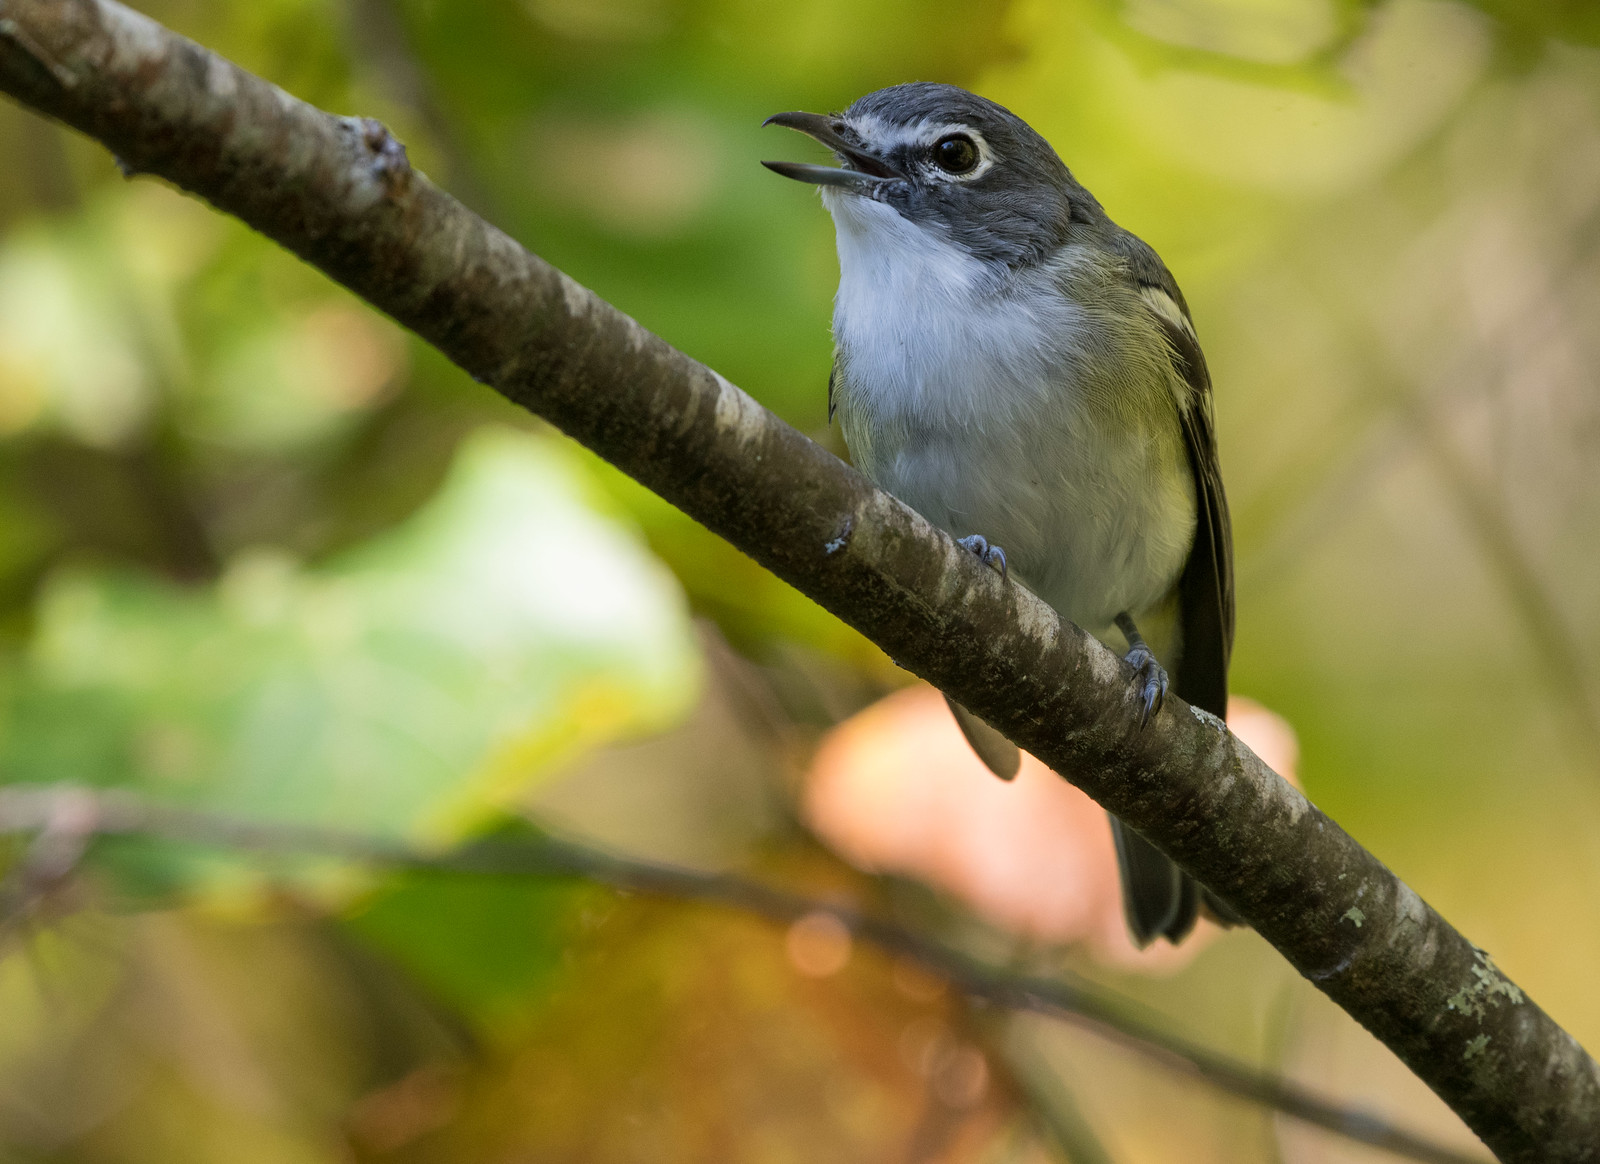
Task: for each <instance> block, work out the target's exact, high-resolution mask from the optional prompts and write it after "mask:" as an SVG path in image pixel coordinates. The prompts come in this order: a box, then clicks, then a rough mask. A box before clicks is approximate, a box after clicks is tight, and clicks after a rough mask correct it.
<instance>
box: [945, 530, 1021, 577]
mask: <svg viewBox="0 0 1600 1164" xmlns="http://www.w3.org/2000/svg"><path fill="white" fill-rule="evenodd" d="M956 545H958V546H960V547H961V548H962V549H963V550H968V551H970V552H971V553H974V554H977V555H978V560H979V561H980V562H982V563H983V564H984V565H985V566H988V567H989V568H991V569H994V570H999V571H1000V578H1001V580H1002V581H1009V580H1010V574H1009V573H1007V570H1006V552H1005V551H1004V550H1002V549H1001V548H1000V547H999V546H991V545H990V544H989V539H988V538H986V537H984V536H983V535H982V534H973V535H972V536H971V537H965V538H957V539H956Z"/></svg>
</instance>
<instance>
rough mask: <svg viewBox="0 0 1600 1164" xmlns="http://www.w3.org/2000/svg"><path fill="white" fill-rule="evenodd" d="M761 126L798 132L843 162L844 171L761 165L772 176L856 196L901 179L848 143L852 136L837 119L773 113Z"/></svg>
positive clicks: (797, 164) (788, 164) (880, 161)
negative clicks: (848, 192) (775, 126)
mask: <svg viewBox="0 0 1600 1164" xmlns="http://www.w3.org/2000/svg"><path fill="white" fill-rule="evenodd" d="M761 124H762V126H763V127H766V126H768V125H781V126H783V127H784V128H786V129H798V130H799V131H800V132H801V133H803V134H805V135H806V136H807V137H809V138H813V139H815V140H816V141H819V142H821V143H822V144H823V145H825V146H827V147H828V148H829V149H830V150H832V151H833V152H834V154H835V155H836V156H837V157H838V159H839V160H840V161H841V162H843V163H844V167H843V168H840V167H837V166H813V165H808V164H806V163H804V162H762V163H761V164H762V165H763V166H765V167H766V168H767V169H769V170H771V171H772V172H773V173H774V174H782V175H783V176H784V177H785V178H793V179H794V180H795V181H797V182H810V183H811V184H812V185H814V186H837V187H838V188H840V189H841V190H850V191H852V192H854V193H857V194H870V193H871V192H872V191H874V190H876V189H877V188H878V187H880V186H882V185H884V184H885V183H886V182H892V181H894V180H895V179H896V178H898V177H900V174H899V173H898V172H896V171H895V169H894V168H893V167H891V166H890V165H888V163H886V162H885V161H884V160H883V159H882V158H880V157H878V156H877V155H875V154H873V153H871V152H869V151H867V150H864V149H862V148H861V146H860V145H859V144H858V143H856V142H854V141H852V140H850V138H853V137H854V134H851V133H850V131H849V129H848V127H847V126H846V125H845V123H844V122H843V121H841V120H840V119H839V118H837V117H829V116H827V115H826V114H822V113H774V114H773V115H772V116H771V117H769V118H767V119H766V120H765V121H763V122H762V123H761ZM847 134H849V137H847V136H846V135H847Z"/></svg>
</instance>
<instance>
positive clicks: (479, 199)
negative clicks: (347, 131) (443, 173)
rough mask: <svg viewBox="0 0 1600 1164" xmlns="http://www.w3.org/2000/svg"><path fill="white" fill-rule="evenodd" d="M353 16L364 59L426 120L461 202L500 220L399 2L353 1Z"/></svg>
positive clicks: (351, 24) (382, 81)
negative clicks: (419, 49) (430, 73)
mask: <svg viewBox="0 0 1600 1164" xmlns="http://www.w3.org/2000/svg"><path fill="white" fill-rule="evenodd" d="M349 16H350V20H349V31H350V37H351V40H352V42H353V43H354V44H355V46H356V48H357V50H358V54H359V57H360V58H364V59H365V60H366V62H367V63H368V64H370V65H371V67H372V69H373V71H374V72H375V73H376V74H377V80H378V82H379V84H381V85H382V86H383V87H384V88H385V89H387V90H388V91H389V93H390V95H391V96H392V97H393V98H394V99H395V100H396V101H398V102H399V103H400V104H401V105H404V106H405V107H406V108H408V109H410V110H411V112H412V113H414V114H415V115H416V116H417V118H418V119H420V120H421V122H422V124H423V126H424V127H425V128H426V129H427V131H428V134H429V136H430V137H432V139H433V141H434V144H435V145H436V146H437V147H438V149H439V151H440V153H442V154H443V155H444V162H445V165H446V166H447V167H448V168H449V171H450V184H451V185H452V186H453V187H455V188H456V190H457V191H458V193H457V197H459V198H460V199H461V201H463V202H465V203H466V204H467V205H468V206H470V207H472V208H473V209H474V210H476V211H477V212H478V213H480V214H485V215H490V216H493V217H499V216H500V214H499V211H500V206H499V205H498V203H496V201H495V200H494V199H493V198H491V197H490V196H489V193H488V191H487V189H486V188H485V187H484V184H483V181H482V179H481V177H480V176H479V174H478V168H477V166H475V165H474V164H473V162H472V157H471V155H470V154H469V153H468V152H467V150H466V149H464V148H463V147H462V144H461V140H460V135H459V133H458V132H457V127H456V125H455V123H454V122H453V121H452V120H451V118H450V116H449V114H447V113H446V112H445V110H444V106H443V105H442V104H440V101H439V95H438V92H437V91H436V89H435V86H434V83H433V78H432V77H431V76H429V74H428V71H427V69H426V68H425V67H424V65H423V63H422V61H421V60H420V59H418V56H417V53H416V50H415V49H414V47H413V46H412V44H411V38H410V37H409V35H408V34H407V32H406V26H405V17H404V14H403V13H402V12H400V11H399V8H398V6H397V3H396V0H349Z"/></svg>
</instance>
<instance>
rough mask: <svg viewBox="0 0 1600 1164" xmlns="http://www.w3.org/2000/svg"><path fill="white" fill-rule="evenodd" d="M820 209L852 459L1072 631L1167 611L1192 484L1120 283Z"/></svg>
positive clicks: (1152, 328) (1187, 527)
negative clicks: (973, 544)
mask: <svg viewBox="0 0 1600 1164" xmlns="http://www.w3.org/2000/svg"><path fill="white" fill-rule="evenodd" d="M824 201H825V202H826V204H827V205H828V209H829V210H830V211H832V213H833V216H834V221H835V224H836V226H837V230H838V244H839V269H840V280H839V293H838V297H837V299H836V300H835V304H834V338H835V341H836V342H837V344H838V348H839V375H838V377H837V381H836V384H835V398H836V402H837V404H838V408H839V417H840V420H841V423H842V425H843V428H844V434H845V439H846V441H847V442H848V443H849V446H850V451H851V455H852V457H853V458H854V460H855V461H856V463H857V465H858V466H859V467H860V468H861V469H862V470H863V471H864V472H865V473H866V474H867V475H868V476H870V477H871V478H872V479H873V480H874V481H876V482H877V483H878V484H879V485H881V486H882V487H884V488H885V489H888V490H889V491H890V492H891V493H894V494H895V495H896V496H898V497H900V498H901V499H902V500H904V501H905V502H907V503H908V504H909V505H911V506H912V507H913V508H915V509H917V510H918V511H920V512H921V513H923V514H924V515H925V516H926V517H928V518H929V520H931V521H933V522H935V523H936V524H938V525H940V526H943V527H944V528H945V529H947V530H949V531H950V532H951V533H954V534H956V535H957V536H964V535H966V534H972V533H979V534H982V535H983V536H984V537H986V538H988V539H989V540H990V541H991V542H993V543H995V544H997V545H1000V546H1001V547H1003V548H1004V549H1005V551H1006V554H1007V556H1008V558H1009V560H1010V562H1011V565H1012V569H1013V571H1014V572H1015V573H1016V574H1017V575H1018V576H1019V577H1021V578H1022V579H1023V580H1024V581H1025V582H1026V583H1027V584H1028V585H1029V586H1030V587H1031V588H1032V589H1034V590H1035V591H1036V592H1037V593H1038V594H1039V595H1040V596H1041V597H1042V598H1044V599H1045V600H1046V601H1048V602H1049V603H1051V605H1053V606H1055V607H1056V609H1057V610H1058V611H1060V612H1061V613H1062V614H1063V615H1065V616H1066V617H1068V618H1070V619H1072V620H1073V621H1074V622H1077V623H1078V624H1079V625H1081V626H1083V627H1084V628H1085V629H1088V630H1090V631H1093V632H1095V633H1103V632H1104V631H1105V630H1106V628H1108V627H1109V626H1110V624H1111V621H1112V619H1113V618H1114V617H1115V616H1116V615H1117V614H1118V613H1120V612H1122V611H1128V612H1129V613H1132V614H1133V615H1134V617H1135V618H1136V619H1137V618H1138V617H1139V615H1140V614H1141V613H1142V612H1150V611H1152V609H1153V608H1155V607H1158V606H1160V605H1161V604H1162V603H1163V601H1164V600H1165V599H1166V598H1167V597H1168V595H1169V594H1170V592H1171V591H1172V588H1173V586H1174V585H1175V583H1176V580H1177V577H1178V575H1179V573H1180V572H1181V571H1182V568H1183V563H1184V561H1185V559H1186V558H1187V557H1188V552H1189V546H1190V543H1191V541H1192V539H1193V536H1194V526H1195V494H1194V482H1193V477H1192V474H1191V471H1190V469H1189V465H1188V460H1187V454H1186V452H1185V450H1184V445H1183V438H1182V434H1181V430H1180V428H1179V425H1178V415H1177V403H1176V401H1177V399H1178V395H1177V394H1178V393H1180V392H1182V391H1183V389H1182V384H1181V381H1180V380H1179V379H1178V377H1177V375H1176V373H1175V372H1174V371H1173V369H1172V366H1171V362H1170V359H1169V358H1168V356H1167V354H1166V348H1165V341H1164V339H1163V338H1162V336H1161V333H1160V331H1159V329H1158V326H1157V324H1156V322H1155V319H1154V318H1153V317H1152V316H1151V315H1150V314H1149V312H1150V308H1149V307H1148V306H1147V305H1145V304H1143V303H1142V302H1140V300H1139V298H1138V294H1137V291H1136V289H1135V288H1134V287H1133V286H1132V284H1131V283H1126V281H1125V280H1122V279H1118V278H1109V277H1108V272H1107V270H1106V268H1105V267H1104V266H1103V265H1099V264H1097V263H1096V261H1095V259H1094V257H1093V256H1092V255H1090V254H1088V253H1074V252H1072V251H1070V249H1069V251H1068V252H1065V253H1064V254H1063V255H1062V256H1061V257H1060V259H1059V261H1057V262H1055V263H1054V264H1051V265H1047V266H1044V267H1040V268H1036V269H1033V270H1030V271H1028V272H1026V273H1024V274H1021V275H1018V274H1015V273H1013V272H1010V271H1008V270H1005V269H1004V268H999V269H997V268H995V267H993V266H991V265H989V264H985V263H983V262H981V261H980V260H977V259H975V258H973V257H972V256H971V255H970V254H968V253H967V252H965V251H964V250H962V249H960V248H958V247H956V246H954V245H953V244H951V243H950V242H949V241H948V240H946V239H944V238H942V237H940V236H939V235H937V234H935V233H933V232H932V231H929V230H925V229H923V228H921V227H919V226H916V225H914V224H912V223H910V222H909V221H907V220H906V219H905V218H903V217H902V216H901V215H900V214H899V213H898V212H896V211H895V210H894V209H893V208H892V207H890V206H886V205H884V204H883V203H879V202H874V201H870V200H868V199H863V198H859V197H854V196H851V195H848V194H842V193H837V192H834V191H825V192H824ZM1085 304H1093V305H1094V307H1092V308H1090V307H1086V306H1085Z"/></svg>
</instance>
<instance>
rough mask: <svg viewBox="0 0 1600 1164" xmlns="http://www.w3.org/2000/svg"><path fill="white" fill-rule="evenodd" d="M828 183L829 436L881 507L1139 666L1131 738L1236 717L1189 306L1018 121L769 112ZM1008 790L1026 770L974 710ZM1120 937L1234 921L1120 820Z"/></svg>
mask: <svg viewBox="0 0 1600 1164" xmlns="http://www.w3.org/2000/svg"><path fill="white" fill-rule="evenodd" d="M763 124H765V125H777V126H783V127H786V128H789V129H793V130H798V131H799V132H801V133H803V134H805V135H807V136H808V137H810V138H813V139H814V140H816V141H817V142H819V143H821V144H822V145H823V146H826V147H827V148H828V149H829V150H831V151H832V152H833V155H834V158H835V160H836V161H837V163H838V164H837V165H832V166H829V165H815V164H810V163H801V162H786V161H767V162H763V163H762V164H763V165H765V166H766V167H767V168H768V169H770V170H772V171H774V172H775V173H778V174H780V175H782V176H784V177H786V178H792V179H795V180H798V181H800V182H806V183H810V184H811V185H814V186H816V187H818V189H819V190H820V193H821V198H822V202H823V205H824V206H825V207H826V209H827V210H828V212H829V213H830V214H831V216H832V218H833V223H834V228H835V236H836V243H837V249H838V256H839V288H838V293H837V295H836V296H835V298H834V308H833V337H834V359H833V368H832V372H831V374H830V376H829V380H828V419H829V422H830V423H832V422H833V420H834V419H835V418H837V420H838V421H839V424H840V428H841V430H842V432H843V435H844V439H845V444H846V446H847V447H848V450H849V454H850V459H851V461H852V462H853V463H854V464H855V466H856V467H857V468H858V469H860V470H861V471H862V472H864V473H865V474H866V475H867V477H868V478H870V479H871V480H872V481H873V483H874V484H876V485H877V486H878V487H880V488H882V489H884V490H886V491H888V492H889V493H891V494H894V495H895V496H896V497H898V498H899V499H900V500H902V501H904V502H906V503H907V504H908V505H910V506H911V507H912V508H913V509H915V510H917V511H918V512H920V513H921V514H922V515H923V516H924V517H926V518H928V519H929V520H930V521H931V522H933V523H934V524H935V525H937V526H939V527H941V528H942V529H944V530H946V531H947V532H948V533H950V534H951V535H953V536H954V537H955V538H956V539H957V540H958V541H959V542H960V544H961V545H962V546H964V547H965V548H967V549H968V550H970V551H972V552H973V553H975V554H976V555H978V556H979V557H980V558H981V559H982V560H983V561H984V562H986V563H987V564H989V565H990V566H993V567H994V568H995V569H997V570H998V571H999V572H1000V573H1001V575H1002V576H1003V577H1005V578H1008V579H1014V580H1016V581H1020V582H1021V583H1022V584H1024V585H1026V586H1027V587H1028V588H1029V589H1030V590H1032V591H1033V592H1034V593H1035V594H1037V595H1038V596H1039V597H1040V598H1042V599H1044V600H1045V601H1046V602H1048V603H1049V604H1050V605H1051V606H1052V607H1054V608H1055V610H1056V611H1057V612H1058V613H1059V614H1060V615H1061V616H1062V617H1063V618H1066V619H1070V620H1071V621H1072V622H1074V623H1076V624H1077V625H1079V626H1080V627H1082V628H1083V629H1084V630H1086V631H1088V632H1089V633H1090V634H1093V635H1095V636H1096V637H1097V638H1099V639H1101V640H1102V641H1103V642H1106V643H1107V644H1108V645H1110V646H1112V648H1113V649H1114V650H1115V649H1117V646H1116V644H1117V643H1118V642H1119V641H1120V642H1121V643H1122V644H1123V647H1125V654H1124V656H1123V657H1124V658H1126V659H1127V660H1128V662H1130V663H1131V664H1132V665H1133V669H1134V690H1133V696H1134V700H1135V703H1136V707H1137V712H1138V718H1139V723H1140V728H1141V730H1142V729H1143V727H1144V726H1145V725H1146V724H1147V722H1148V721H1149V719H1150V717H1151V716H1153V715H1155V714H1156V713H1157V712H1159V710H1160V708H1161V706H1162V702H1163V700H1164V699H1165V697H1166V695H1167V693H1168V691H1169V689H1170V690H1175V691H1176V692H1177V694H1178V695H1179V696H1180V697H1181V698H1183V699H1184V700H1186V701H1187V702H1189V703H1190V704H1192V705H1193V706H1195V707H1198V708H1202V709H1204V710H1205V711H1208V712H1211V713H1212V714H1213V715H1216V716H1218V717H1224V718H1225V716H1226V711H1227V699H1228V664H1229V658H1230V655H1231V653H1232V647H1233V630H1234V596H1233V549H1232V534H1231V530H1230V525H1229V518H1228V505H1227V499H1226V496H1225V495H1224V492H1223V485H1222V474H1221V467H1220V463H1219V459H1218V452H1217V441H1216V426H1215V422H1214V419H1213V411H1212V402H1211V396H1212V392H1211V380H1210V374H1209V372H1208V370H1207V368H1206V361H1205V356H1204V355H1203V353H1202V352H1201V349H1200V342H1199V339H1198V336H1197V333H1196V331H1195V328H1194V324H1193V322H1192V320H1191V318H1190V314H1189V307H1188V305H1187V303H1186V302H1185V301H1184V297H1183V293H1182V291H1180V290H1179V288H1178V284H1177V282H1176V281H1175V280H1174V279H1173V277H1172V274H1171V272H1170V271H1168V270H1167V267H1166V264H1165V263H1163V262H1162V260H1161V258H1160V256H1158V255H1157V254H1156V252H1155V250H1154V249H1153V248H1152V247H1150V246H1149V245H1148V244H1147V243H1145V242H1144V241H1143V240H1142V239H1140V238H1138V237H1137V236H1135V235H1134V234H1132V233H1131V232H1129V231H1127V230H1124V229H1123V228H1122V227H1120V226H1118V225H1117V224H1116V223H1115V222H1113V221H1112V220H1111V218H1110V217H1109V216H1108V215H1107V213H1106V211H1105V210H1104V208H1103V207H1102V206H1101V205H1100V203H1099V202H1098V201H1097V200H1096V199H1095V197H1094V196H1093V195H1092V194H1090V192H1089V191H1088V190H1087V189H1085V188H1084V186H1083V185H1082V184H1081V183H1080V182H1078V181H1077V179H1076V178H1074V177H1073V175H1072V172H1071V171H1070V170H1069V169H1068V168H1067V166H1066V164H1065V163H1064V162H1062V160H1061V158H1060V157H1059V156H1058V155H1057V153H1056V151H1055V150H1054V149H1053V148H1052V147H1051V146H1050V144H1049V142H1047V141H1046V140H1045V139H1044V137H1042V136H1041V135H1040V134H1039V133H1037V132H1036V131H1035V130H1034V129H1033V128H1032V127H1031V126H1029V125H1028V124H1027V123H1026V122H1025V121H1023V120H1022V119H1021V118H1020V117H1018V116H1016V115H1015V114H1014V113H1012V112H1011V111H1010V110H1008V109H1006V108H1004V107H1003V106H1001V105H998V104H996V103H995V102H993V101H990V100H988V99H986V98H984V97H981V96H978V95H977V94H974V93H971V92H968V91H967V90H965V89H961V88H958V87H957V86H954V85H947V84H937V83H932V82H912V83H908V84H900V85H894V86H891V87H889V88H885V89H879V90H877V91H876V92H873V93H869V94H867V95H866V96H864V97H861V98H860V99H859V100H857V101H855V102H854V103H853V104H852V105H850V106H849V107H848V108H846V109H845V110H844V111H843V112H842V113H832V114H818V113H804V112H792V113H779V114H775V115H774V116H772V117H770V118H768V119H767V121H766V122H765V123H763ZM950 704H951V710H952V712H953V713H954V714H955V716H956V719H957V722H959V723H960V724H961V726H962V730H963V732H964V733H965V734H966V736H967V739H968V742H969V743H971V744H972V746H973V750H974V751H975V752H977V753H978V755H979V757H980V758H982V759H983V761H984V762H985V763H986V764H987V765H988V766H989V767H990V768H991V769H992V770H993V771H994V772H995V773H996V774H997V775H999V776H1001V777H1002V778H1005V779H1009V778H1011V777H1012V776H1014V775H1015V773H1016V771H1017V766H1018V762H1019V755H1018V752H1017V749H1016V747H1015V745H1013V744H1011V743H1010V742H1009V741H1008V740H1006V739H1005V738H1004V737H1003V736H1001V735H1000V733H999V732H997V731H995V730H994V729H993V728H991V727H989V725H987V724H986V723H984V722H983V721H982V720H981V719H980V718H978V717H977V716H975V715H973V714H972V713H971V712H968V711H967V710H966V709H965V708H963V707H962V706H961V705H960V704H958V703H956V702H955V701H953V700H952V701H950ZM1111 828H1112V834H1113V838H1114V840H1115V842H1116V852H1117V862H1118V867H1119V871H1120V875H1121V880H1122V887H1123V902H1124V913H1125V916H1126V918H1127V923H1128V928H1129V932H1130V934H1131V936H1132V938H1133V940H1134V941H1135V943H1136V944H1138V945H1139V946H1140V947H1144V946H1146V945H1148V944H1150V943H1151V942H1153V941H1155V940H1156V939H1158V938H1163V939H1166V940H1167V941H1169V942H1172V943H1174V944H1176V943H1178V942H1180V941H1182V940H1183V939H1184V938H1185V937H1186V936H1187V935H1188V934H1189V933H1190V932H1191V931H1192V930H1193V928H1194V925H1195V922H1196V920H1197V918H1198V916H1199V915H1200V913H1201V911H1202V908H1204V909H1205V911H1206V912H1207V913H1209V914H1210V915H1211V916H1213V917H1215V918H1216V919H1217V920H1219V921H1222V922H1223V923H1225V924H1232V923H1234V922H1236V921H1237V918H1236V917H1235V916H1234V915H1232V913H1231V912H1230V911H1229V910H1228V908H1227V907H1226V906H1225V905H1224V904H1223V903H1222V902H1220V901H1218V900H1217V899H1215V898H1214V897H1213V896H1212V895H1211V894H1210V893H1209V892H1208V891H1206V890H1204V889H1203V888H1202V887H1200V886H1199V884H1198V883H1197V882H1196V881H1195V880H1194V879H1193V878H1192V877H1190V876H1189V875H1188V874H1186V873H1184V872H1183V871H1181V870H1180V869H1179V868H1178V867H1177V866H1176V865H1175V864H1173V862H1172V861H1171V860H1170V859H1169V858H1167V857H1166V856H1165V855H1164V854H1163V853H1162V852H1161V851H1160V850H1159V849H1157V848H1156V847H1155V846H1154V845H1153V844H1151V843H1150V842H1149V841H1148V840H1146V839H1145V838H1144V837H1143V836H1142V835H1140V834H1139V833H1138V832H1136V831H1134V830H1133V829H1132V828H1130V827H1128V826H1126V825H1125V824H1123V823H1122V822H1121V821H1120V820H1118V819H1117V818H1116V817H1115V816H1112V817H1111Z"/></svg>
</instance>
